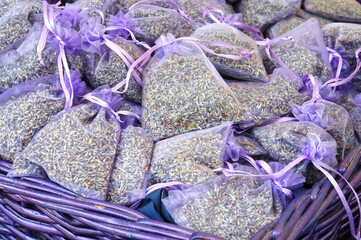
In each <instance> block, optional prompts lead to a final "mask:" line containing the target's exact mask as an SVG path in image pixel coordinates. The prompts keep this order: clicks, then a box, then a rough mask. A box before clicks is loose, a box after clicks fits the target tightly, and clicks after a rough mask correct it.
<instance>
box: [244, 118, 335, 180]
mask: <svg viewBox="0 0 361 240" xmlns="http://www.w3.org/2000/svg"><path fill="white" fill-rule="evenodd" d="M251 133H252V135H253V136H254V137H255V138H256V139H257V141H258V142H259V143H260V144H261V146H262V147H263V148H264V149H265V150H266V151H267V152H268V154H269V156H270V157H272V158H273V159H274V160H275V161H278V162H280V163H283V164H288V163H290V162H291V161H293V160H295V159H296V158H298V157H300V156H302V154H303V152H302V149H303V148H304V147H305V146H307V144H309V143H311V142H313V140H315V139H316V140H319V141H321V142H323V143H324V147H325V150H324V152H323V153H324V156H318V157H319V158H320V159H319V160H320V161H321V160H322V162H323V163H324V164H327V165H328V166H330V167H332V168H334V167H336V166H337V160H336V157H335V155H336V153H337V150H336V146H337V143H336V141H335V140H334V139H333V138H332V136H331V135H330V134H329V133H327V132H326V131H325V130H324V129H323V128H321V127H319V126H318V125H316V124H314V123H312V122H297V121H292V122H278V123H272V124H269V125H265V126H262V127H256V128H253V129H252V131H251ZM316 147H317V146H316ZM295 171H296V172H297V173H301V174H302V175H303V176H305V177H306V183H307V184H313V183H314V182H315V181H317V180H318V179H319V178H320V177H322V176H323V174H322V173H321V172H320V171H318V170H317V169H315V168H314V166H313V165H312V164H309V161H305V162H303V163H302V164H299V165H298V166H297V167H296V168H295Z"/></svg>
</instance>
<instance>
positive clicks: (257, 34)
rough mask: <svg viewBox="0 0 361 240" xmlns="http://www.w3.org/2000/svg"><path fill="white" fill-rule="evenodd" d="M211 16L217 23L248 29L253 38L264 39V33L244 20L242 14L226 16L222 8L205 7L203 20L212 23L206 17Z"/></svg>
mask: <svg viewBox="0 0 361 240" xmlns="http://www.w3.org/2000/svg"><path fill="white" fill-rule="evenodd" d="M213 13H218V14H219V17H216V16H215V15H214V14H213ZM207 17H209V18H210V19H212V20H213V21H214V22H215V23H226V24H228V25H230V26H232V27H234V28H237V29H239V30H241V29H243V30H247V31H249V32H251V37H252V38H253V39H257V40H263V39H264V36H263V33H262V32H261V31H260V30H259V29H257V28H254V27H251V26H249V25H247V24H245V23H244V22H242V20H241V19H242V14H231V15H229V16H227V17H226V18H225V17H224V12H223V11H222V10H221V9H218V8H215V7H205V8H204V11H203V21H204V23H205V24H210V23H209V22H208V21H207V20H206V18H207Z"/></svg>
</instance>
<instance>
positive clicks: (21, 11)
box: [0, 2, 41, 51]
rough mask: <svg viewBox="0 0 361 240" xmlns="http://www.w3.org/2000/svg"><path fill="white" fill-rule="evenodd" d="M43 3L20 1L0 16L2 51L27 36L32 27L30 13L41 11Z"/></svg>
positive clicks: (0, 46)
mask: <svg viewBox="0 0 361 240" xmlns="http://www.w3.org/2000/svg"><path fill="white" fill-rule="evenodd" d="M40 12H41V5H39V4H35V3H27V2H20V3H18V4H17V5H16V6H14V7H13V8H12V9H10V10H9V11H8V12H6V14H4V15H3V16H2V17H1V18H0V51H1V50H3V49H5V48H6V46H7V45H10V44H12V43H14V42H15V41H16V40H17V39H19V38H21V37H24V36H26V34H27V33H28V32H29V31H30V29H31V27H32V24H33V23H32V22H30V21H29V16H30V14H35V13H40Z"/></svg>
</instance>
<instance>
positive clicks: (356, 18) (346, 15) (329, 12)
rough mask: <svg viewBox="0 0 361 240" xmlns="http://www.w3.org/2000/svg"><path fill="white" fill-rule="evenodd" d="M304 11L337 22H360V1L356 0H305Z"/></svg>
mask: <svg viewBox="0 0 361 240" xmlns="http://www.w3.org/2000/svg"><path fill="white" fill-rule="evenodd" d="M303 6H304V8H305V10H306V11H308V12H311V13H313V14H315V15H318V16H321V17H324V18H327V19H331V20H333V21H338V22H355V23H361V3H359V2H357V0H343V1H338V0H305V2H304V3H303Z"/></svg>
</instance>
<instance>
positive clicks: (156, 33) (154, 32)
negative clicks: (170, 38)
mask: <svg viewBox="0 0 361 240" xmlns="http://www.w3.org/2000/svg"><path fill="white" fill-rule="evenodd" d="M125 17H126V18H128V19H129V20H130V21H132V22H133V23H134V24H135V26H136V27H137V28H138V29H139V32H138V36H139V38H142V39H143V40H145V41H147V42H148V43H150V44H153V43H154V42H155V40H157V39H158V38H159V37H160V36H162V35H167V34H168V33H171V34H173V35H174V36H175V37H177V38H178V37H184V36H189V35H190V34H191V33H192V32H193V31H194V29H195V28H196V26H195V24H194V23H193V22H192V21H189V20H187V19H186V18H185V17H183V16H182V15H181V14H180V13H179V12H178V11H177V10H174V9H170V8H163V7H159V6H154V5H150V4H139V5H137V6H134V7H132V8H131V9H129V12H128V13H127V14H126V15H125Z"/></svg>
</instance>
